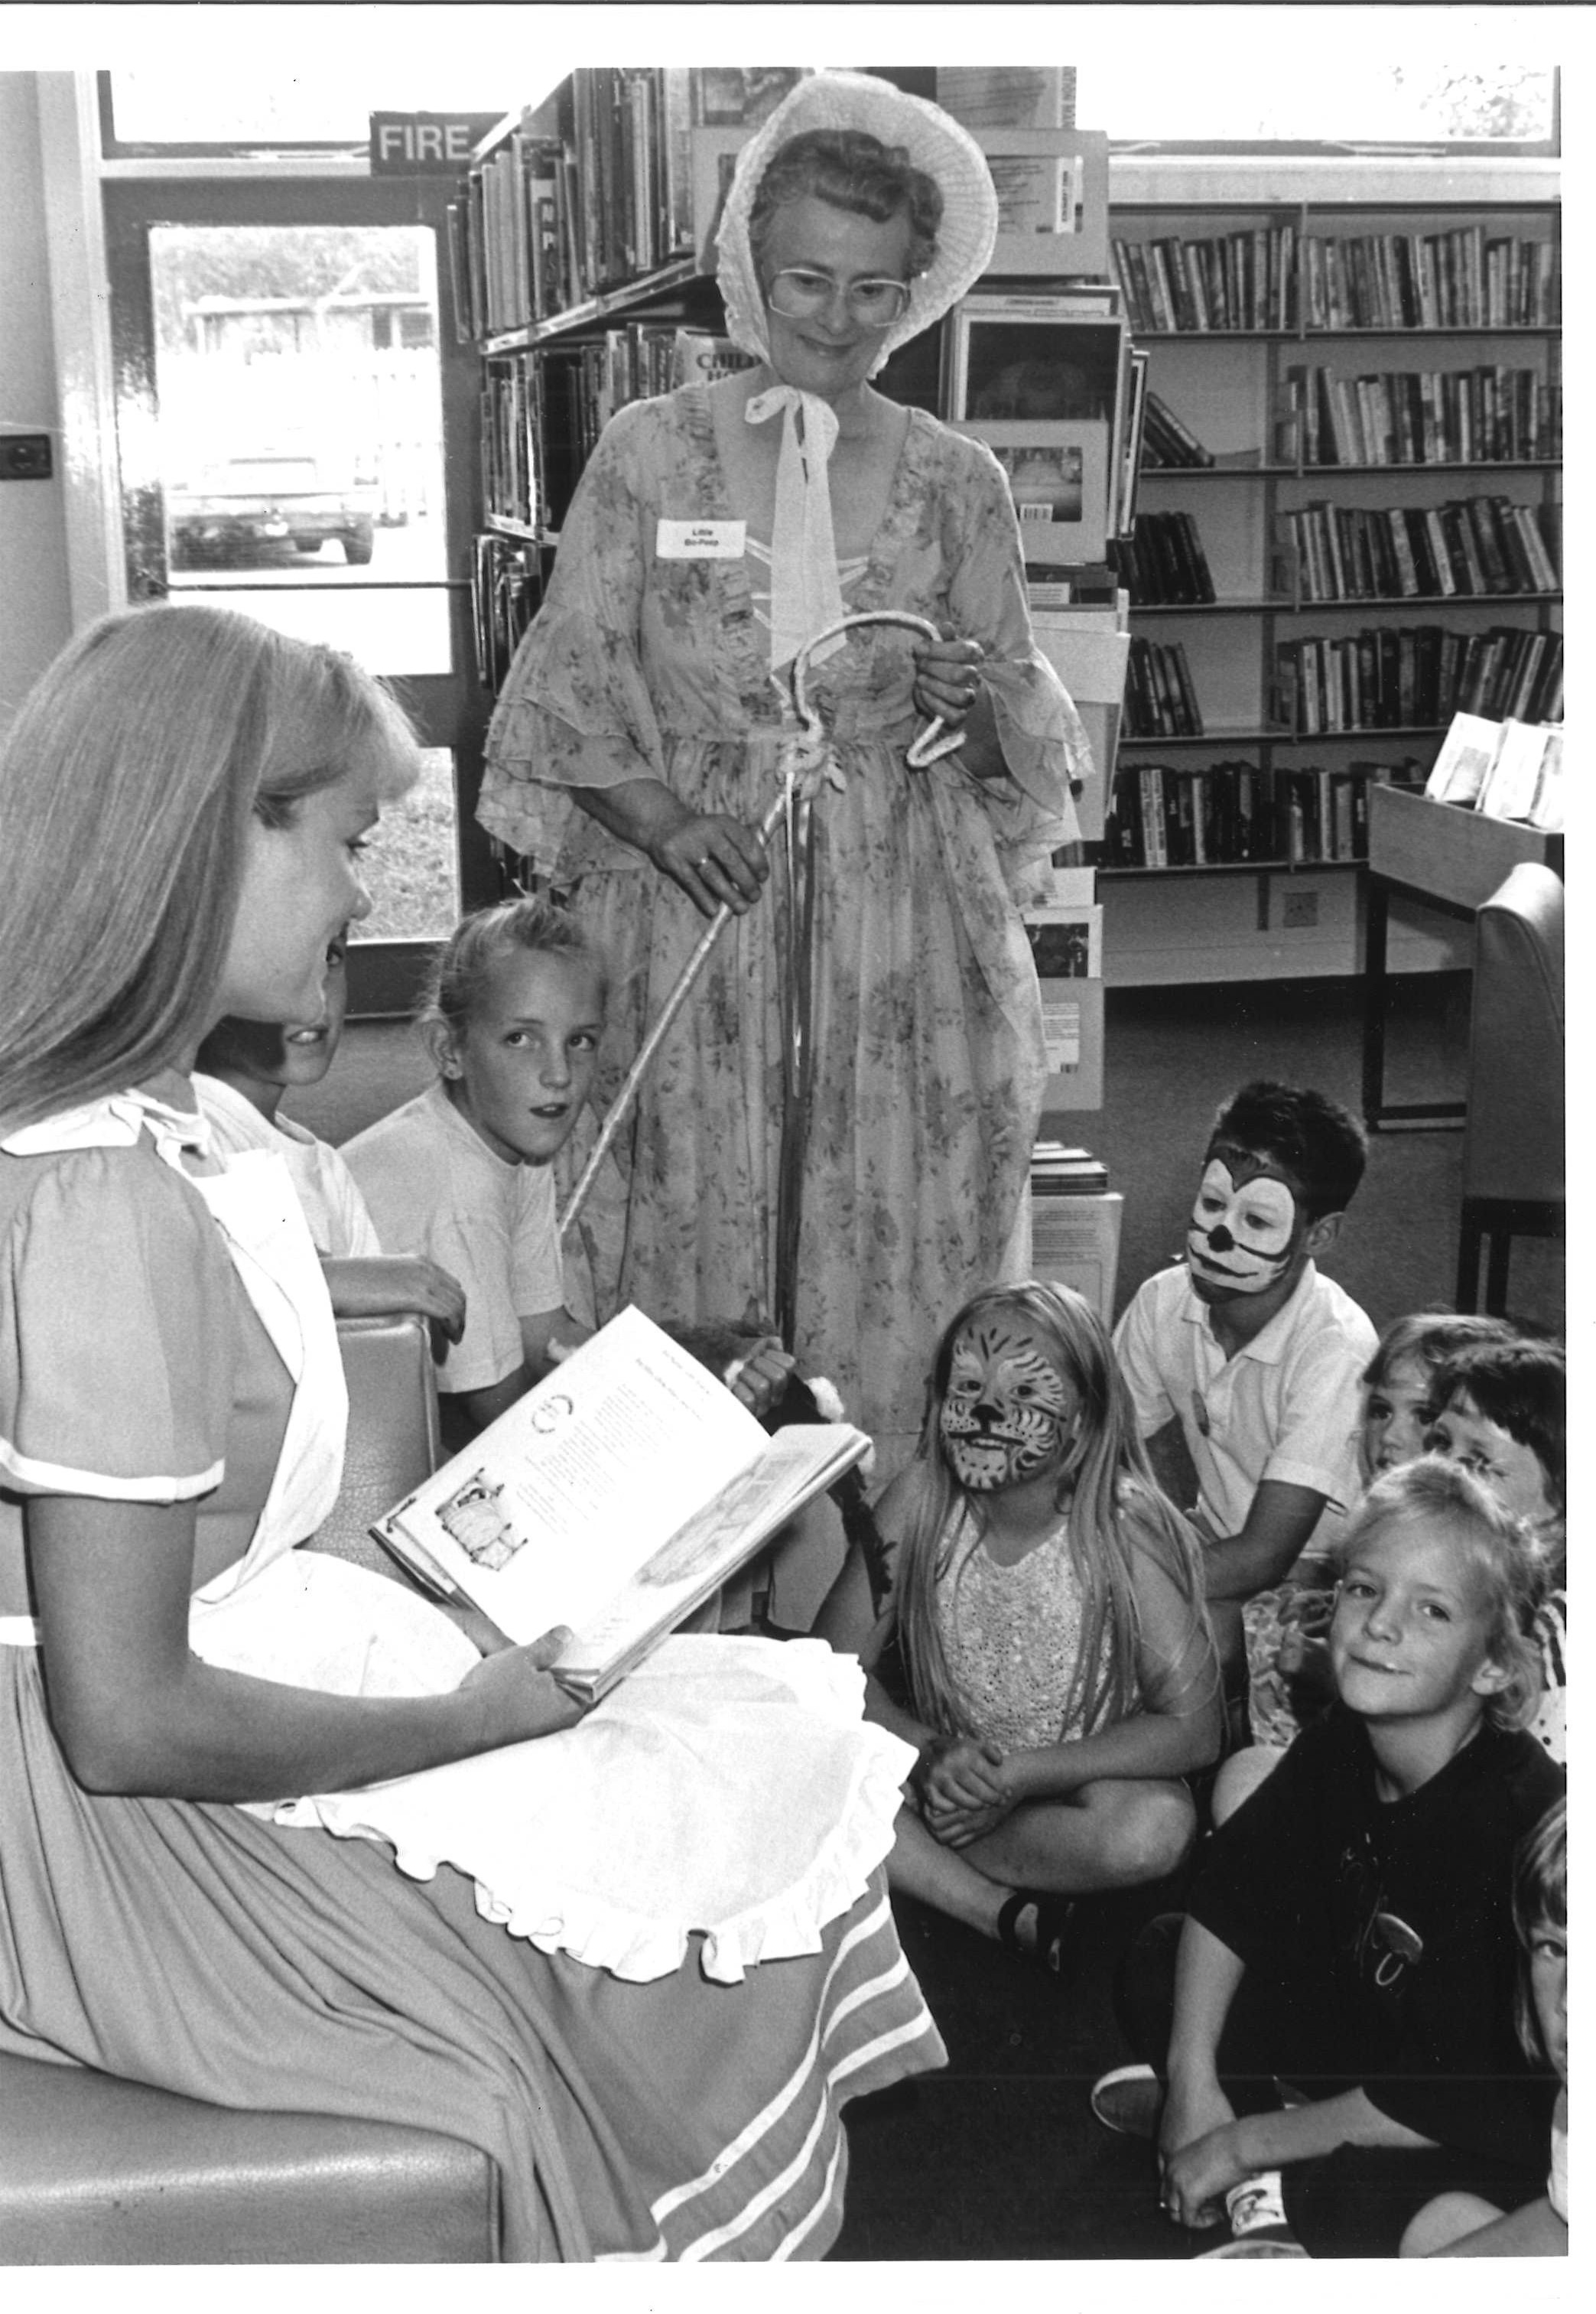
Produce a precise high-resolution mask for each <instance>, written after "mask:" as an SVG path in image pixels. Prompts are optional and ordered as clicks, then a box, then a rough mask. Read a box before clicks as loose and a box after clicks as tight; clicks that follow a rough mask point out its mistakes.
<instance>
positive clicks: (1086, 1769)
mask: <svg viewBox="0 0 1596 2314" xmlns="http://www.w3.org/2000/svg"><path fill="white" fill-rule="evenodd" d="M877 1523H878V1524H879V1526H880V1528H881V1532H882V1534H883V1536H884V1538H885V1541H886V1548H887V1554H888V1559H889V1561H890V1591H889V1594H888V1595H887V1597H886V1602H885V1609H884V1612H881V1613H879V1614H878V1615H877V1613H876V1612H874V1606H873V1603H872V1601H871V1599H870V1596H869V1571H868V1569H867V1568H865V1566H864V1563H863V1560H862V1558H860V1557H859V1556H857V1555H856V1556H855V1557H854V1558H853V1559H851V1560H850V1562H849V1564H848V1566H847V1567H846V1568H844V1570H843V1573H842V1577H840V1578H839V1580H838V1583H837V1585H836V1586H835V1587H834V1589H833V1593H832V1594H831V1596H830V1598H829V1599H828V1600H827V1602H826V1605H825V1607H824V1610H823V1612H822V1617H821V1621H820V1623H819V1624H818V1626H817V1628H818V1629H819V1630H821V1631H822V1633H823V1634H824V1636H825V1637H827V1638H830V1639H831V1641H832V1643H833V1646H836V1647H848V1648H852V1649H855V1650H857V1651H859V1652H860V1653H861V1655H862V1656H863V1658H864V1660H865V1661H866V1663H867V1665H869V1666H871V1667H874V1666H876V1665H881V1664H882V1662H883V1655H884V1650H885V1649H886V1645H887V1642H888V1641H889V1640H890V1639H892V1638H895V1639H896V1641H897V1645H898V1653H899V1656H900V1659H901V1664H902V1669H903V1674H904V1678H903V1683H902V1689H903V1691H902V1693H901V1695H900V1696H898V1697H894V1696H893V1695H891V1694H889V1693H888V1692H887V1690H886V1686H885V1685H884V1684H883V1683H881V1682H880V1681H877V1682H875V1683H873V1685H872V1695H873V1704H872V1709H873V1710H874V1711H875V1713H876V1714H877V1716H878V1717H879V1718H880V1719H881V1720H882V1722H883V1724H884V1725H886V1726H887V1727H892V1728H894V1729H895V1730H896V1731H897V1732H898V1733H900V1734H903V1735H904V1736H906V1737H907V1738H908V1739H909V1740H910V1741H911V1742H913V1744H915V1745H916V1747H917V1750H918V1751H919V1753H920V1758H919V1762H918V1764H917V1766H916V1769H915V1771H914V1774H913V1778H912V1780H911V1783H912V1789H911V1797H910V1799H909V1801H908V1803H907V1805H906V1806H905V1807H904V1812H903V1814H902V1815H901V1817H900V1819H899V1828H898V1837H897V1842H896V1846H895V1850H894V1851H893V1857H892V1861H891V1866H890V1877H891V1879H892V1883H893V1885H894V1886H895V1887H900V1888H903V1889H904V1890H905V1891H907V1892H908V1893H909V1894H913V1895H915V1896H918V1897H920V1898H921V1901H923V1902H925V1903H930V1904H934V1905H936V1906H937V1907H938V1908H939V1910H941V1911H944V1912H949V1913H951V1914H952V1915H953V1916H954V1917H955V1918H956V1919H958V1920H962V1921H965V1922H966V1924H967V1925H968V1926H970V1927H972V1928H974V1929H976V1930H979V1931H980V1932H982V1933H983V1934H984V1935H986V1936H989V1937H992V1938H993V1939H997V1940H998V1941H1000V1942H1001V1943H1004V1944H1006V1945H1008V1946H1010V1947H1011V1948H1012V1949H1015V1950H1018V1951H1022V1952H1026V1953H1028V1954H1033V1955H1035V1956H1036V1957H1037V1958H1038V1959H1039V1960H1041V1961H1042V1962H1043V1964H1044V1965H1045V1966H1047V1967H1048V1968H1050V1969H1052V1970H1053V1971H1054V1972H1055V1973H1059V1972H1062V1970H1063V1966H1064V1964H1065V1957H1066V1949H1065V1948H1066V1942H1067V1930H1068V1927H1069V1919H1070V1901H1069V1900H1070V1899H1071V1897H1072V1896H1073V1895H1075V1894H1078V1893H1080V1892H1082V1891H1086V1890H1091V1889H1103V1888H1112V1887H1121V1886H1129V1885H1132V1884H1133V1883H1135V1882H1138V1881H1143V1880H1150V1879H1154V1878H1157V1877H1160V1876H1161V1875H1162V1874H1164V1873H1166V1872H1168V1871H1169V1870H1171V1869H1173V1868H1174V1867H1175V1866H1176V1865H1177V1864H1178V1863H1179V1861H1180V1860H1181V1859H1182V1858H1183V1856H1184V1855H1185V1854H1186V1850H1187V1848H1188V1847H1189V1845H1190V1842H1191V1839H1192V1836H1193V1833H1194V1830H1195V1815H1194V1811H1193V1806H1192V1802H1191V1798H1190V1796H1189V1794H1188V1792H1187V1791H1186V1787H1185V1785H1184V1784H1183V1783H1182V1781H1181V1780H1180V1779H1181V1778H1182V1777H1183V1776H1184V1775H1186V1773H1187V1772H1188V1771H1193V1770H1195V1769H1198V1768H1202V1767H1204V1766H1205V1765H1206V1764H1207V1763H1208V1762H1210V1761H1212V1759H1213V1757H1214V1756H1215V1754H1216V1753H1217V1751H1218V1747H1219V1741H1220V1730H1221V1701H1220V1681H1219V1673H1218V1665H1217V1661H1216V1658H1215V1656H1214V1651H1213V1641H1212V1632H1211V1631H1210V1629H1209V1625H1208V1621H1207V1617H1206V1614H1205V1612H1204V1606H1203V1586H1202V1578H1201V1573H1200V1569H1199V1566H1198V1560H1197V1556H1196V1544H1195V1538H1194V1537H1193V1535H1192V1534H1191V1532H1190V1530H1189V1529H1188V1528H1187V1526H1186V1523H1185V1521H1184V1520H1183V1519H1181V1517H1180V1516H1179V1515H1178V1514H1177V1512H1176V1510H1175V1509H1174V1507H1173V1506H1172V1505H1171V1504H1170V1503H1169V1502H1168V1500H1167V1499H1166V1497H1164V1496H1163V1495H1162V1494H1161V1493H1160V1490H1159V1488H1158V1487H1157V1485H1156V1483H1155V1481H1154V1480H1153V1478H1152V1476H1151V1471H1150V1469H1149V1467H1148V1464H1147V1462H1146V1458H1145V1456H1144V1454H1143V1452H1142V1447H1141V1445H1140V1444H1139V1443H1138V1441H1137V1437H1136V1433H1135V1426H1134V1423H1133V1418H1132V1415H1131V1410H1130V1406H1129V1402H1128V1400H1127V1398H1126V1396H1125V1392H1124V1384H1123V1383H1122V1382H1121V1381H1120V1378H1119V1374H1118V1371H1117V1368H1116V1366H1115V1361H1114V1356H1113V1352H1112V1348H1111V1346H1110V1343H1109V1340H1108V1336H1107V1332H1106V1330H1105V1329H1104V1328H1103V1326H1102V1324H1101V1322H1100V1320H1098V1317H1097V1314H1096V1312H1094V1311H1093V1310H1092V1309H1091V1307H1090V1305H1089V1303H1087V1302H1086V1301H1084V1300H1083V1299H1082V1297H1081V1296H1080V1294H1075V1293H1073V1292H1071V1290H1070V1289H1069V1288H1068V1287H1067V1286H1060V1285H1049V1284H1043V1283H1036V1282H1032V1283H1029V1284H1026V1285H1006V1286H996V1287H992V1288H989V1289H988V1290H986V1291H985V1292H983V1293H981V1294H976V1295H975V1296H974V1298H973V1299H972V1300H971V1301H969V1302H967V1303H966V1304H965V1306H964V1308H963V1309H962V1310H960V1311H959V1312H957V1315H956V1316H955V1318H954V1319H953V1320H952V1321H951V1323H950V1324H949V1325H948V1329H947V1330H946V1331H945V1333H944V1334H943V1337H942V1339H941V1341H940V1343H939V1347H938V1350H937V1355H936V1361H935V1365H934V1367H933V1370H932V1374H931V1381H930V1393H929V1398H928V1403H927V1409H926V1415H925V1421H924V1426H923V1428H922V1430H921V1441H920V1447H919V1452H918V1455H917V1457H916V1460H915V1462H913V1464H912V1465H911V1467H910V1469H909V1470H908V1471H905V1472H904V1474H903V1476H902V1477H901V1478H900V1479H898V1480H896V1481H895V1483H894V1484H893V1485H892V1486H891V1487H890V1488H888V1489H887V1491H886V1495H885V1496H884V1497H883V1499H882V1502H881V1504H880V1506H879V1507H878V1511H877ZM884 1668H885V1666H884Z"/></svg>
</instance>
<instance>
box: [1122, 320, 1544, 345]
mask: <svg viewBox="0 0 1596 2314" xmlns="http://www.w3.org/2000/svg"><path fill="white" fill-rule="evenodd" d="M1562 334H1563V324H1562V322H1457V323H1455V324H1451V323H1446V322H1425V323H1424V324H1423V325H1422V326H1421V325H1415V324H1414V323H1412V322H1392V323H1391V324H1390V326H1389V328H1387V327H1383V326H1379V325H1377V326H1375V327H1372V328H1371V327H1370V326H1369V325H1368V324H1367V323H1364V324H1362V325H1356V326H1354V324H1352V323H1350V322H1349V323H1348V324H1347V326H1346V327H1345V329H1329V328H1321V327H1315V328H1313V329H1290V330H1138V331H1136V340H1137V343H1138V344H1142V343H1145V342H1151V343H1152V344H1154V345H1160V346H1168V345H1186V344H1190V343H1195V344H1204V343H1206V344H1209V345H1213V344H1219V345H1234V344H1236V343H1237V342H1241V343H1246V342H1247V340H1249V339H1250V340H1253V341H1254V342H1255V343H1257V344H1267V343H1268V342H1269V341H1270V340H1276V341H1279V340H1284V341H1285V342H1286V343H1287V344H1291V345H1304V346H1317V345H1325V344H1329V343H1333V342H1334V340H1336V339H1337V338H1358V339H1363V338H1560V337H1561V336H1562Z"/></svg>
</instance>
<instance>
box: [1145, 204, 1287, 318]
mask: <svg viewBox="0 0 1596 2314" xmlns="http://www.w3.org/2000/svg"><path fill="white" fill-rule="evenodd" d="M1112 246H1113V252H1114V265H1115V272H1116V273H1117V274H1118V276H1119V286H1120V288H1121V290H1122V291H1123V292H1124V301H1125V308H1126V311H1127V312H1128V314H1130V317H1131V325H1132V327H1133V329H1136V330H1140V331H1151V332H1153V333H1155V334H1157V333H1160V332H1161V333H1172V332H1175V331H1190V330H1289V329H1293V328H1294V327H1295V326H1296V319H1297V281H1296V253H1297V229H1296V227H1295V225H1254V226H1250V227H1242V228H1240V229H1239V230H1238V231H1235V232H1231V233H1223V234H1211V235H1209V236H1207V237H1206V238H1202V239H1183V238H1181V237H1180V236H1179V235H1177V234H1160V236H1158V237H1157V238H1156V239H1154V240H1151V241H1132V240H1129V239H1124V238H1120V237H1117V236H1116V237H1115V239H1114V241H1113V243H1112Z"/></svg>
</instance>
